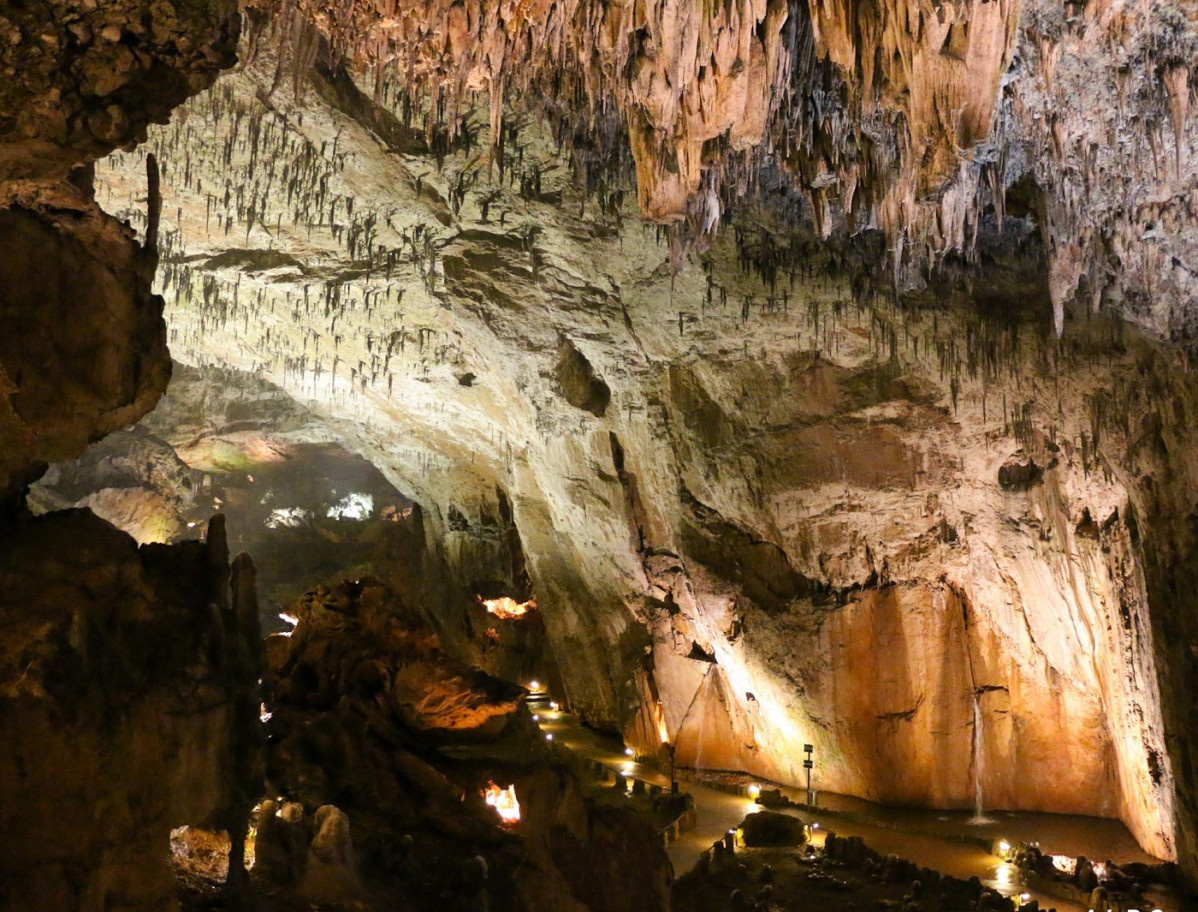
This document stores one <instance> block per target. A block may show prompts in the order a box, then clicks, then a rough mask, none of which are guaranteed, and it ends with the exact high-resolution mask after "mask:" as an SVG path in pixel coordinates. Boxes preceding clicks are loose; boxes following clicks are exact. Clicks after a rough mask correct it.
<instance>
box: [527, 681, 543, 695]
mask: <svg viewBox="0 0 1198 912" xmlns="http://www.w3.org/2000/svg"><path fill="white" fill-rule="evenodd" d="M528 689H529V690H531V691H532V692H533V693H536V692H537V691H538V690H540V689H541V682H540V681H529V682H528Z"/></svg>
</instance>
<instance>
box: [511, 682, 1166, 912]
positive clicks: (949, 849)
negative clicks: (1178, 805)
mask: <svg viewBox="0 0 1198 912" xmlns="http://www.w3.org/2000/svg"><path fill="white" fill-rule="evenodd" d="M530 708H532V709H533V711H534V712H535V713H537V715H538V717H539V718H538V722H539V724H540V726H541V728H542V730H543V731H545V732H546V734H550V735H552V736H553V740H554V741H556V742H557V743H559V744H563V745H565V746H566V747H568V748H570V749H571V750H573V751H574V752H575V753H577V754H579V755H580V756H583V757H586V758H588V759H591V760H595V761H597V762H599V763H602V764H603V765H604V766H606V767H608V768H609V769H611V770H613V771H616V772H625V773H627V774H628V775H629V776H631V777H633V778H636V779H642V780H644V781H645V782H646V783H649V784H650V785H660V786H662V787H665V788H668V787H669V777H668V775H667V774H665V773H663V772H662V771H661V770H659V769H658V768H657V766H656V765H650V764H645V763H637V762H636V761H635V760H633V759H632V758H630V757H628V756H626V755H625V754H624V753H623V752H622V750H621V748H620V746H619V744H618V742H617V741H616V740H615V739H614V738H612V737H605V736H603V735H600V734H597V733H596V732H593V731H591V730H589V729H586V728H583V727H582V726H581V725H579V723H578V719H577V718H576V717H574V716H572V715H570V714H568V713H560V712H555V711H553V710H551V709H549V708H548V706H547V704H546V703H537V704H533V705H531V707H530ZM679 778H680V780H681V782H682V786H681V787H682V788H683V789H684V790H685V791H687V792H690V794H691V795H692V796H693V797H694V800H695V808H696V811H697V813H698V820H697V822H696V825H695V827H694V828H693V829H691V830H689V831H687V832H686V833H683V834H682V835H681V837H680V838H679V839H678V840H677V841H675V842H674V843H672V844H671V845H670V846H669V848H668V850H667V851H668V854H669V856H670V861H671V862H672V863H673V865H674V871H675V872H676V873H678V874H681V873H683V872H685V871H689V870H690V869H691V868H692V867H694V864H695V862H696V861H697V860H698V858H699V855H700V854H701V853H702V852H704V851H706V850H707V849H709V848H710V847H711V845H712V843H714V842H715V841H716V840H717V839H720V838H722V837H723V835H724V834H725V833H727V832H728V830H730V829H734V828H735V827H736V826H738V825H739V824H740V822H741V821H742V820H743V819H744V818H745V816H746V815H747V814H750V813H753V812H754V811H756V810H759V807H758V805H757V804H756V803H755V802H753V801H751V800H750V799H749V798H747V797H744V796H741V795H736V794H732V793H730V792H727V791H723V790H720V789H715V788H710V787H708V786H705V785H703V784H702V783H700V782H696V781H692V780H687V779H685V778H683V776H682V775H680V777H679ZM787 791H791V793H792V794H793V795H795V796H796V797H800V796H801V790H799V791H798V792H797V793H796V792H794V791H793V790H787ZM829 798H831V796H829ZM838 803H839V804H845V805H846V808H845V813H848V817H847V818H846V817H845V816H838V815H833V814H819V813H815V814H811V813H808V812H806V811H798V810H794V809H791V810H788V811H787V813H791V814H794V815H795V816H799V817H802V818H803V819H804V820H805V821H807V822H808V823H814V824H817V828H818V829H819V830H823V831H824V832H826V831H827V830H828V829H829V828H830V829H832V830H833V831H834V832H836V833H837V834H838V835H841V836H860V837H862V838H863V839H864V840H865V842H866V844H867V845H868V846H869V847H870V848H872V849H873V850H874V851H876V852H881V853H882V854H891V853H893V854H895V855H898V856H900V857H902V858H906V859H908V860H910V861H913V862H915V863H916V864H918V865H920V866H921V867H928V868H934V869H935V870H937V871H940V872H941V873H942V874H951V875H953V876H954V877H959V878H962V879H968V878H969V877H972V876H974V875H976V876H977V877H979V878H980V879H981V881H982V882H983V883H984V884H985V885H986V886H988V887H990V888H991V889H995V890H997V891H998V892H1000V893H1002V894H1003V895H1006V896H1010V895H1013V894H1016V893H1022V892H1026V890H1025V887H1024V885H1023V882H1022V880H1021V875H1020V872H1019V869H1018V868H1016V867H1015V865H1013V864H1008V863H1005V862H1003V861H1001V860H1000V859H999V858H998V857H996V856H995V855H993V854H991V853H990V852H988V851H986V850H985V849H984V848H982V847H981V846H980V845H975V844H971V843H968V842H963V841H961V839H960V836H959V830H960V827H954V826H953V825H952V824H951V823H949V824H943V825H941V824H937V823H935V821H937V820H950V819H955V818H950V817H948V816H945V817H940V818H937V817H936V816H935V815H934V814H929V813H927V812H922V813H921V814H913V813H911V812H894V813H893V815H891V816H893V819H887V815H888V812H887V810H886V809H877V811H878V812H879V816H880V817H881V818H882V819H880V820H879V821H878V822H876V823H875V822H871V821H870V820H868V819H863V818H865V810H864V809H867V808H873V807H874V806H872V805H868V803H866V802H853V801H852V800H841V801H839V802H838ZM958 816H961V815H958ZM1029 816H1030V815H1023V817H1024V828H1025V829H1026V827H1027V826H1029V825H1030V824H1028V823H1027V818H1028V817H1029ZM1035 816H1043V817H1048V816H1051V815H1035ZM921 817H922V818H925V819H924V822H923V826H925V827H931V828H933V829H934V828H935V827H937V826H943V828H944V830H945V833H944V834H942V835H941V834H937V833H935V832H931V831H921V829H920V827H919V826H918V825H917V824H918V820H919V819H920V818H921ZM998 826H999V824H997V823H996V824H994V825H993V826H992V827H990V828H986V829H979V830H978V832H979V833H982V832H986V831H987V830H989V829H997V828H998ZM1012 838H1015V837H1014V836H1012ZM1019 838H1029V837H1027V836H1024V835H1022V834H1020V835H1019ZM814 841H815V842H816V844H817V845H818V844H820V843H822V841H823V840H822V838H821V837H820V836H819V835H818V833H817V834H816V835H815V838H814ZM1077 851H1079V852H1080V851H1084V846H1081V847H1079V848H1078V849H1077ZM1086 854H1092V855H1094V857H1106V856H1104V855H1103V854H1102V853H1101V851H1097V852H1086ZM1140 854H1141V855H1142V854H1143V853H1140ZM1144 857H1145V858H1146V857H1147V856H1144ZM1127 860H1140V859H1138V858H1137V859H1127ZM1030 895H1031V896H1032V897H1033V898H1036V899H1039V900H1040V905H1041V907H1042V908H1045V909H1047V908H1049V907H1055V908H1057V909H1058V910H1060V912H1086V910H1084V909H1083V908H1082V907H1080V906H1076V905H1073V904H1071V903H1068V902H1065V901H1062V900H1060V899H1056V898H1054V897H1049V896H1044V895H1038V894H1036V893H1035V892H1034V891H1033V892H1031V894H1030ZM1146 908H1147V909H1151V908H1152V906H1151V905H1149V906H1147V907H1146ZM1165 908H1166V910H1167V912H1168V910H1169V908H1170V907H1169V906H1165Z"/></svg>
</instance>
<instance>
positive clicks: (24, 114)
mask: <svg viewBox="0 0 1198 912" xmlns="http://www.w3.org/2000/svg"><path fill="white" fill-rule="evenodd" d="M238 24H239V17H238V12H237V4H236V3H234V2H231V0H218V2H214V3H209V2H201V3H189V2H181V3H179V4H177V5H174V4H170V3H157V4H150V3H146V2H142V0H130V2H120V3H105V4H102V5H98V4H95V3H87V2H73V0H46V2H36V3H31V4H22V5H19V6H11V7H8V8H6V9H5V10H4V12H3V14H2V15H0V36H2V37H0V74H2V77H0V234H2V235H3V237H4V241H5V243H4V245H3V253H0V340H3V341H0V397H2V401H0V437H2V439H3V441H4V444H5V445H4V447H3V456H0V504H3V505H5V506H6V507H7V506H8V505H9V504H10V503H11V502H12V501H13V499H14V498H15V497H16V496H17V495H18V494H19V492H20V490H21V488H22V487H23V486H25V485H27V484H28V483H29V482H31V481H32V480H34V479H35V478H36V477H37V475H38V474H40V471H41V467H43V466H44V463H45V462H46V461H61V460H64V459H70V458H74V457H76V456H78V455H79V454H80V453H82V451H83V448H84V447H85V446H86V445H87V443H88V442H90V441H92V440H95V439H97V438H99V437H102V436H104V435H105V434H108V433H110V432H112V431H114V430H116V429H118V428H121V427H125V426H128V425H129V424H131V423H133V422H134V421H136V420H137V419H138V418H139V417H141V416H142V415H144V414H145V413H146V412H147V411H149V410H150V408H152V407H153V405H154V402H156V401H157V399H158V397H159V396H161V395H162V392H163V390H164V389H165V387H166V381H167V379H168V377H169V376H170V361H169V359H168V357H167V354H166V327H165V325H164V324H163V322H162V315H161V313H162V302H161V300H160V299H159V298H157V297H156V296H154V295H153V294H151V292H150V282H151V280H152V279H153V276H154V268H155V264H156V262H157V243H156V229H155V230H150V231H147V233H146V242H145V245H144V247H142V246H139V245H138V244H137V242H136V241H135V239H134V237H133V234H132V232H131V231H130V230H129V229H128V228H127V226H124V225H121V224H120V223H118V222H117V221H116V220H115V219H113V218H111V217H110V216H108V215H106V214H105V213H104V212H103V211H102V210H101V209H100V208H99V207H98V206H97V205H96V204H95V201H94V200H93V199H92V196H91V167H90V166H91V163H92V162H93V161H94V160H95V159H97V158H99V157H101V156H103V155H106V154H107V153H109V152H111V151H112V150H113V149H115V148H116V147H118V146H124V145H128V144H130V143H133V142H135V141H137V140H139V139H142V138H144V136H145V135H146V127H147V125H148V124H149V123H151V122H154V121H158V122H161V121H164V120H165V119H166V118H167V117H168V115H169V114H170V112H171V110H172V109H173V108H174V107H175V106H177V105H178V104H180V103H181V102H183V101H184V100H185V99H186V98H188V97H189V96H190V95H192V94H194V93H195V92H197V91H199V90H200V89H202V88H204V87H206V86H208V85H210V84H211V81H212V79H213V78H214V77H215V75H216V74H217V73H218V72H219V71H220V70H221V69H223V68H224V67H227V66H229V65H231V64H232V62H233V59H234V58H233V51H234V48H235V45H236V40H237V34H238V28H237V26H238ZM151 170H155V169H154V168H153V166H151ZM154 179H155V180H156V171H155V178H154ZM155 186H156V185H155ZM146 199H147V205H148V208H149V212H148V213H147V215H146V218H147V221H148V222H150V223H152V224H154V225H157V222H158V218H159V207H160V206H161V200H160V198H159V197H158V196H157V193H156V190H150V191H149V192H148V193H147V197H146Z"/></svg>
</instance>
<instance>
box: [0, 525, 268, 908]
mask: <svg viewBox="0 0 1198 912" xmlns="http://www.w3.org/2000/svg"><path fill="white" fill-rule="evenodd" d="M230 582H231V583H232V585H231V586H230ZM252 591H253V565H252V563H249V562H248V561H247V560H246V559H245V558H244V556H243V557H242V558H239V560H238V561H237V562H235V563H234V565H233V570H232V575H231V573H230V566H229V558H228V551H227V549H226V547H225V544H224V532H223V525H222V523H221V522H220V521H219V520H214V521H213V523H212V525H211V526H210V527H209V530H208V539H207V541H206V542H200V541H192V542H187V543H184V544H180V545H175V546H166V545H145V546H142V547H140V548H139V547H138V546H137V543H136V542H134V541H133V539H131V538H130V537H129V536H127V535H126V534H125V533H123V532H120V531H118V530H117V529H115V528H113V527H112V526H110V525H109V524H108V523H106V522H104V521H103V520H100V519H98V518H96V517H94V516H93V515H92V514H91V513H89V512H87V511H84V510H74V511H62V512H59V513H54V514H49V515H47V516H43V517H37V518H29V519H26V520H24V521H21V522H19V523H16V524H14V525H12V526H10V527H8V528H6V529H5V530H4V531H3V533H0V593H2V595H0V618H2V619H3V623H4V628H5V631H6V634H5V638H4V643H3V650H2V651H0V706H2V707H3V713H0V735H2V738H3V744H4V750H3V751H2V752H0V829H2V830H3V832H4V845H5V850H4V853H3V860H2V861H0V884H3V886H2V887H0V908H4V909H11V910H14V912H15V910H18V909H45V910H52V909H53V910H58V909H80V910H93V909H94V910H100V909H170V908H175V907H177V900H176V897H175V883H174V877H173V875H172V872H171V870H170V866H169V856H170V831H171V829H172V828H174V827H179V826H184V825H197V826H202V825H207V826H210V827H212V828H214V829H225V830H228V831H229V832H230V833H235V832H236V831H237V830H238V827H242V828H243V829H242V830H241V831H242V833H243V834H244V827H245V826H246V824H247V822H248V819H249V814H250V808H251V806H252V805H253V804H254V803H255V802H256V801H257V799H258V796H259V793H260V790H261V776H262V772H261V762H262V761H261V757H260V750H261V744H260V740H261V725H260V723H259V720H258V712H259V697H258V677H259V675H260V673H261V671H260V667H261V663H260V658H259V657H260V653H261V628H260V627H259V625H258V618H257V604H256V602H255V600H254V599H253V595H252Z"/></svg>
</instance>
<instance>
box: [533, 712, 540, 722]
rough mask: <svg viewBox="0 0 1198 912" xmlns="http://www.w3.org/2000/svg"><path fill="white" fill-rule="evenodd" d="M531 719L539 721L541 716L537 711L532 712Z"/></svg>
mask: <svg viewBox="0 0 1198 912" xmlns="http://www.w3.org/2000/svg"><path fill="white" fill-rule="evenodd" d="M532 720H533V721H534V722H540V721H541V717H540V716H539V715H538V714H537V713H533V714H532Z"/></svg>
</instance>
